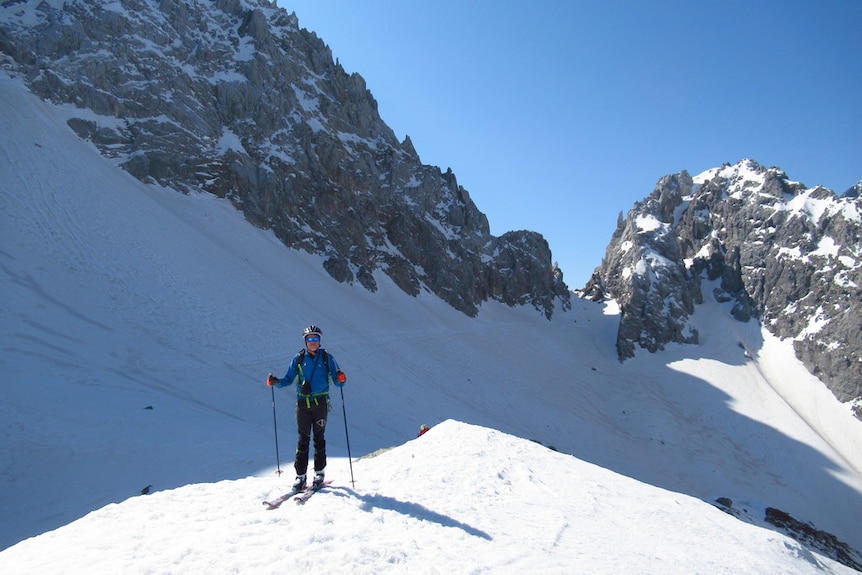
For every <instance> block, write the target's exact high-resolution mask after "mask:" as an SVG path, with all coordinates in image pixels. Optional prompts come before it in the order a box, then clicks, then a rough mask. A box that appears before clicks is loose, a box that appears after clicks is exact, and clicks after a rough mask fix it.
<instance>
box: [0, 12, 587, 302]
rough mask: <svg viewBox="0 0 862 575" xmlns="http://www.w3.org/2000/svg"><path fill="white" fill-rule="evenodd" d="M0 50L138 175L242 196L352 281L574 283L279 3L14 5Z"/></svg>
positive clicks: (267, 221)
mask: <svg viewBox="0 0 862 575" xmlns="http://www.w3.org/2000/svg"><path fill="white" fill-rule="evenodd" d="M0 52H2V53H3V54H5V55H7V56H6V58H7V60H8V61H9V64H10V65H12V66H14V68H15V69H16V70H18V71H19V72H20V73H21V74H22V75H23V77H24V78H25V79H26V81H27V84H28V86H29V87H30V89H31V90H33V91H34V92H35V93H36V94H38V95H39V96H41V97H42V98H44V99H48V100H51V101H53V102H57V103H68V104H72V105H74V107H75V111H74V112H73V113H70V117H69V120H68V122H69V126H70V127H71V128H72V129H74V130H75V131H76V132H77V133H78V135H80V136H81V137H83V138H85V139H87V140H89V141H91V142H92V143H93V144H94V145H95V146H96V147H97V148H98V149H99V150H100V151H101V152H102V153H103V154H104V155H106V156H107V157H110V158H112V159H113V160H114V162H116V163H117V164H118V165H120V166H122V167H123V168H124V169H125V170H127V171H128V172H129V173H130V174H132V175H134V176H135V177H136V178H138V179H140V180H141V181H143V182H155V183H158V184H160V185H163V186H167V187H171V188H173V189H175V190H181V191H184V192H189V191H200V190H203V191H207V192H211V193H213V194H215V195H217V196H219V197H224V198H228V199H229V200H230V201H231V202H232V203H233V204H234V205H235V206H236V207H237V208H239V209H240V210H242V212H243V214H244V215H245V217H246V218H247V219H248V220H249V221H251V222H252V223H254V224H255V225H257V226H259V227H261V228H264V229H271V230H273V231H274V232H275V234H276V236H277V237H278V238H279V239H281V240H282V241H283V242H284V243H285V244H286V245H288V246H290V247H293V248H296V249H301V250H305V251H308V252H309V253H313V254H318V255H323V256H324V258H323V266H324V268H325V269H326V270H327V272H328V273H329V274H330V275H331V276H332V277H334V278H335V279H337V280H338V281H341V282H348V283H354V282H355V283H359V284H361V285H363V286H365V287H366V288H367V289H369V290H372V291H373V290H375V289H377V280H376V279H375V278H376V275H377V274H375V271H377V270H381V271H383V272H384V273H385V274H386V275H387V276H388V277H390V278H391V279H392V280H393V281H394V282H395V283H396V284H397V285H398V286H399V287H400V288H401V289H403V290H404V291H405V292H407V293H409V294H411V295H417V294H419V293H420V292H424V291H428V292H431V293H434V294H436V295H437V296H438V297H440V298H441V299H443V300H444V301H446V302H448V303H449V304H450V305H452V306H453V307H455V308H457V309H459V310H461V311H463V312H464V313H467V314H469V315H475V313H476V312H477V310H478V306H479V305H481V303H482V302H484V301H487V300H488V299H493V300H497V301H502V302H504V303H507V304H510V305H516V304H524V303H529V304H531V305H532V306H534V307H535V308H536V309H537V310H539V311H540V312H541V313H542V314H544V315H546V316H550V315H551V314H552V313H553V312H554V309H555V307H556V306H558V305H561V306H566V305H568V303H569V299H570V294H569V290H568V288H567V287H566V285H565V283H564V282H563V279H562V273H561V272H560V271H559V270H558V269H557V268H556V266H555V265H552V263H551V251H550V248H549V246H548V243H547V242H546V241H545V239H544V238H543V237H542V236H541V235H539V234H538V233H535V232H529V231H519V232H509V233H506V234H504V235H502V236H500V237H496V236H492V235H491V233H490V228H489V225H488V221H487V218H486V217H485V215H484V214H483V213H481V212H480V211H479V210H478V209H477V207H476V206H475V204H474V203H473V201H472V200H471V199H470V195H469V193H468V192H467V190H465V189H464V188H463V187H461V186H459V185H458V182H457V179H456V177H455V174H453V173H452V172H451V171H447V172H442V171H441V170H440V168H438V167H435V166H427V165H423V164H422V163H421V161H420V159H419V157H418V155H417V154H416V151H415V150H414V149H413V146H412V144H411V143H410V140H409V138H406V139H405V140H404V141H403V142H399V141H397V139H396V137H395V134H394V133H393V131H392V130H391V129H390V128H389V127H388V126H387V125H386V124H385V123H384V122H383V120H382V119H381V118H380V115H379V114H378V112H377V102H376V101H375V100H374V98H373V96H372V95H371V93H370V92H369V91H368V89H367V88H366V86H365V81H364V80H363V79H362V77H361V76H360V75H359V74H347V73H346V72H345V71H344V69H343V68H342V67H341V66H340V65H339V64H338V62H335V61H333V58H332V53H331V51H330V49H329V48H328V47H327V46H326V44H324V43H323V41H321V40H320V39H319V38H318V37H317V36H316V35H315V34H313V33H311V32H308V31H307V30H305V29H302V28H300V27H299V23H298V21H297V18H296V16H295V15H293V14H290V13H288V12H286V11H285V10H284V9H281V8H278V7H277V6H275V4H274V3H270V2H268V1H266V0H217V1H215V2H201V1H183V2H179V1H173V0H170V1H162V2H141V1H140V0H117V1H113V2H104V1H102V0H76V1H75V2H68V1H64V0H45V1H42V2H4V3H2V5H0Z"/></svg>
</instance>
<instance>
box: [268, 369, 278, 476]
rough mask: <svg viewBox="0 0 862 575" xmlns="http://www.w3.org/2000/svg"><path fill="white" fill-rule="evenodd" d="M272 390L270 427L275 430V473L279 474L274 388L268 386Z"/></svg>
mask: <svg viewBox="0 0 862 575" xmlns="http://www.w3.org/2000/svg"><path fill="white" fill-rule="evenodd" d="M269 389H270V390H271V391H272V428H273V430H274V431H275V467H276V474H277V475H278V476H279V477H280V476H281V459H280V458H279V457H278V423H277V422H276V420H275V388H274V387H272V386H270V387H269Z"/></svg>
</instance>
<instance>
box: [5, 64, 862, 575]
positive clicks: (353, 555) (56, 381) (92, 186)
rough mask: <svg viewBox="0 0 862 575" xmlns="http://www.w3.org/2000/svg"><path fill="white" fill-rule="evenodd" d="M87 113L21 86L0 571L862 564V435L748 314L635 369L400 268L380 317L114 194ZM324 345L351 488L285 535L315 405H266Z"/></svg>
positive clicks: (14, 102)
mask: <svg viewBox="0 0 862 575" xmlns="http://www.w3.org/2000/svg"><path fill="white" fill-rule="evenodd" d="M77 114H78V110H77V109H75V108H73V107H71V106H55V105H50V104H48V103H45V102H43V101H41V100H39V99H37V98H36V97H35V96H34V95H33V94H31V93H30V92H29V91H28V90H27V89H26V88H25V86H24V84H23V82H22V81H21V79H20V78H14V77H13V78H10V77H9V76H8V75H7V74H6V73H5V72H4V73H0V134H3V136H2V139H0V159H2V161H0V181H2V183H3V185H2V187H0V289H2V297H0V314H2V316H0V374H2V376H0V430H2V441H0V459H2V461H3V462H4V465H3V468H2V471H0V482H2V488H0V548H6V549H5V550H3V551H0V571H2V572H3V573H26V572H33V571H39V572H46V571H48V572H57V573H62V572H80V571H81V570H86V571H88V572H91V573H102V572H108V571H110V572H111V573H115V572H126V573H135V572H138V573H143V572H151V571H153V570H157V571H164V572H182V573H196V572H200V573H203V572H206V573H214V572H229V571H242V572H275V571H278V572H285V571H287V572H298V571H307V570H308V569H309V568H314V569H315V570H317V571H322V572H336V571H337V572H347V571H350V572H356V573H371V572H374V573H382V572H393V573H395V572H404V571H409V572H420V573H421V572H435V570H439V571H452V570H455V571H458V570H462V569H459V568H460V567H464V569H463V570H464V571H475V572H479V571H482V570H486V571H493V572H522V571H523V570H524V569H525V566H527V565H529V568H530V569H531V570H533V571H539V572H573V573H615V574H619V573H639V574H640V573H670V574H674V573H686V574H687V573H692V572H702V573H719V572H734V573H763V572H780V573H815V572H818V573H821V572H826V573H846V572H849V571H850V570H849V568H848V567H844V566H841V565H836V564H835V563H834V562H833V561H832V560H830V559H827V558H826V556H827V555H831V556H834V557H836V558H840V559H841V560H842V561H843V562H844V563H845V564H847V565H857V566H858V565H859V564H860V557H859V554H858V553H857V552H856V551H854V549H857V550H858V549H860V548H862V539H860V537H862V535H860V532H859V529H858V518H859V517H860V514H862V474H860V469H862V459H860V458H862V429H860V426H862V423H860V422H859V421H857V420H856V419H854V418H853V417H852V416H851V415H850V413H849V410H848V409H847V407H846V406H845V405H842V404H841V403H839V402H838V401H836V400H835V398H834V397H833V396H832V395H831V394H830V393H829V392H828V390H826V388H825V387H824V386H823V385H822V383H821V382H820V381H819V380H817V379H816V378H814V377H813V376H811V375H810V374H809V373H808V372H807V371H806V370H805V369H804V367H803V366H802V365H801V364H800V363H799V362H798V361H797V360H796V359H795V358H794V356H793V349H792V347H791V346H790V345H789V343H788V342H781V341H779V340H778V339H777V338H775V337H773V336H772V335H770V334H769V333H768V332H767V331H764V330H761V329H760V328H759V326H758V325H757V324H756V323H755V322H748V323H745V324H743V323H739V322H737V321H735V320H733V319H732V318H731V317H730V316H729V314H728V311H729V309H730V308H731V307H732V305H733V304H732V302H724V303H720V302H716V301H715V300H706V299H705V302H704V305H701V306H697V308H696V309H695V311H694V312H693V313H692V315H691V321H692V322H693V324H694V325H695V327H696V328H698V329H699V332H700V333H701V334H702V335H701V339H700V342H699V344H698V346H686V345H674V344H671V345H667V346H666V349H665V351H662V352H660V353H656V354H639V355H637V356H636V357H634V358H633V359H631V360H628V361H626V362H624V363H620V362H619V361H618V358H617V356H616V353H615V350H614V342H615V341H616V336H617V327H618V325H619V319H620V316H619V314H618V310H617V309H616V308H615V306H614V305H613V303H612V302H605V303H604V304H601V305H598V304H594V303H592V302H588V301H585V300H575V301H574V303H573V309H572V310H570V311H558V312H557V313H555V314H554V315H553V317H552V318H551V319H550V320H547V319H546V318H545V317H544V316H543V315H541V314H537V313H535V311H534V310H533V309H532V306H524V307H509V306H507V305H505V304H503V303H502V302H496V301H486V302H485V303H484V304H483V305H482V306H481V308H480V310H479V313H478V314H477V315H476V316H475V317H469V316H467V315H465V314H463V313H461V312H459V311H456V310H454V309H453V308H452V307H451V306H449V305H448V304H446V303H444V302H443V301H442V300H440V299H439V298H437V297H436V296H434V295H432V294H429V293H420V294H418V295H417V296H416V297H413V296H410V295H408V294H406V293H404V292H403V290H401V289H399V288H398V287H397V286H396V285H395V283H394V282H393V281H392V280H391V279H390V278H388V277H387V276H386V275H385V274H383V273H381V272H380V271H379V270H378V271H377V272H375V273H376V274H377V275H376V276H375V281H376V282H377V284H378V291H377V292H374V293H372V292H369V291H367V290H365V289H363V288H361V287H359V286H351V285H348V284H344V283H338V282H335V281H333V280H332V278H331V277H330V276H329V275H328V274H327V273H326V272H325V271H324V270H323V269H322V267H321V262H322V261H323V256H320V255H311V254H308V253H306V252H303V251H296V250H291V249H288V248H286V247H285V246H284V244H283V243H282V242H280V241H279V239H278V238H277V237H276V236H275V234H273V233H272V231H263V230H260V229H259V228H256V227H253V226H251V225H249V224H248V222H247V221H245V220H244V219H243V218H242V216H241V215H240V214H239V213H238V212H237V211H236V210H235V209H234V207H233V205H232V204H231V203H230V202H228V201H226V200H224V199H219V198H216V197H215V196H212V195H210V194H203V193H188V194H185V195H183V194H178V193H176V191H174V190H172V189H167V188H163V187H161V186H159V185H156V184H144V183H142V182H140V181H139V180H137V179H135V178H133V177H132V176H130V175H129V174H128V173H127V172H125V171H122V170H119V169H117V167H116V166H115V164H114V163H113V162H111V161H110V160H107V159H105V158H104V157H103V156H102V155H101V154H100V153H99V151H98V150H97V149H96V148H95V147H94V146H93V145H92V144H91V143H88V142H84V141H82V140H81V139H79V138H78V137H77V136H76V135H75V134H74V133H73V132H72V131H71V130H70V129H69V127H68V123H67V121H68V119H69V118H72V117H75V116H76V115H77ZM713 286H714V287H718V284H717V283H715V284H707V283H706V282H705V286H704V288H705V291H707V292H708V291H709V289H710V288H711V287H713ZM308 323H316V324H318V325H321V326H322V327H323V329H324V343H325V345H326V347H327V349H328V350H329V351H330V352H331V353H333V354H334V355H335V356H337V358H338V360H339V363H340V364H341V365H342V366H343V367H344V369H345V371H346V372H347V374H348V384H347V386H346V387H345V388H344V396H343V399H342V396H339V395H336V397H335V398H334V404H335V409H334V410H333V413H332V422H331V427H330V432H329V434H328V439H329V446H330V455H331V456H332V462H331V465H330V469H329V474H328V475H329V477H330V478H332V479H333V480H334V482H335V483H334V484H333V488H332V490H331V492H330V493H326V494H319V496H315V497H316V498H317V499H314V500H312V501H311V502H309V504H308V506H307V507H306V508H296V506H294V507H293V508H287V509H282V510H280V512H282V513H281V514H278V513H277V512H269V511H266V510H264V509H263V508H262V506H261V505H260V500H261V499H264V498H266V497H270V496H272V495H275V494H277V493H279V492H281V491H282V490H283V489H284V488H285V487H286V486H287V484H288V483H289V482H290V477H289V475H288V476H287V477H285V476H282V477H280V478H279V477H278V476H277V475H276V474H275V473H274V471H275V467H276V451H275V446H274V438H275V437H274V427H275V424H276V421H277V427H278V432H279V437H280V439H281V441H280V447H281V451H280V466H281V468H282V469H283V470H285V471H286V472H287V473H288V474H289V471H290V469H289V460H290V456H291V453H292V445H293V441H294V437H295V435H294V430H293V426H292V421H291V411H290V409H289V405H290V403H291V401H290V400H291V393H290V392H289V391H284V390H282V391H279V392H277V393H276V394H275V395H274V396H273V395H272V393H271V390H270V389H268V388H267V387H266V386H265V385H264V378H265V377H266V374H267V373H268V372H269V371H275V372H278V371H280V370H283V369H285V368H286V365H287V362H288V361H289V359H290V358H291V356H292V355H293V354H294V353H295V352H296V351H297V350H298V349H299V347H300V346H301V335H300V334H301V330H302V328H303V327H304V326H305V325H307V324H308ZM705 326H709V329H704V328H705ZM740 343H741V344H743V346H744V348H745V349H741V348H740V345H739V344H740ZM746 350H747V351H746ZM747 354H748V355H747ZM273 399H274V401H273ZM342 408H343V413H346V414H347V421H345V420H344V418H343V417H342ZM274 416H275V418H274ZM458 422H461V423H458ZM422 423H426V424H430V425H432V431H431V432H429V433H427V434H425V435H423V436H422V437H421V438H419V439H417V440H416V441H410V440H411V439H413V438H414V437H415V436H416V432H417V429H418V427H419V425H420V424H422ZM345 429H349V437H350V449H351V451H352V455H353V457H354V459H355V461H353V463H352V467H353V472H354V473H355V479H356V483H355V485H352V484H351V483H350V476H351V475H350V473H351V472H350V467H351V465H350V464H349V463H348V461H347V459H346V457H347V451H348V450H347V447H348V446H347V443H346V434H343V433H342V431H343V430H345ZM494 430H497V431H494ZM517 437H520V438H524V439H527V440H531V441H524V440H519V439H517ZM540 444H543V445H544V446H548V447H552V448H553V449H548V448H546V447H542V446H541V445H540ZM392 446H397V447H396V448H395V449H393V450H390V451H388V452H385V453H382V454H380V455H377V456H376V457H367V456H368V455H370V454H374V453H375V452H378V451H379V450H381V449H383V448H389V447H392ZM175 488H176V489H175ZM142 491H148V492H149V493H150V495H146V496H143V495H141V493H142ZM111 503H120V504H119V505H112V504H111ZM718 507H721V508H722V509H723V511H724V512H721V511H719V509H718ZM769 509H772V510H778V511H769ZM88 512H92V513H89V514H88ZM784 514H789V515H784ZM85 515H86V516H85ZM791 516H792V518H795V519H796V520H798V521H799V522H801V523H795V524H794V523H793V522H792V520H791V519H790V518H789V517H791ZM767 518H769V521H770V522H768V521H767ZM787 525H791V526H794V528H795V534H796V536H797V537H799V538H800V539H804V541H803V542H801V543H800V542H797V541H795V540H794V539H792V538H791V537H788V536H787V535H786V534H785V526H787ZM28 537H32V538H30V539H27V540H25V541H22V540H23V539H25V538H28ZM9 546H11V547H9ZM7 547H8V548H7ZM320 556H325V557H326V558H327V559H326V560H325V561H323V562H321V561H320V560H318V558H319V557H320Z"/></svg>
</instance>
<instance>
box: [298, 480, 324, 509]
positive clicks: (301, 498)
mask: <svg viewBox="0 0 862 575" xmlns="http://www.w3.org/2000/svg"><path fill="white" fill-rule="evenodd" d="M330 483H332V481H324V482H323V483H321V484H320V485H318V486H317V487H314V486H312V487H309V488H308V489H306V490H305V491H303V492H302V493H300V494H299V495H297V496H296V497H294V498H293V500H294V501H296V504H297V505H305V502H306V501H308V500H309V499H311V496H312V495H314V494H315V493H317V492H318V491H320V490H321V489H323V488H324V487H326V486H327V485H329V484H330Z"/></svg>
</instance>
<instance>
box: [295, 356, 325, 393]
mask: <svg viewBox="0 0 862 575" xmlns="http://www.w3.org/2000/svg"><path fill="white" fill-rule="evenodd" d="M320 353H322V354H323V367H324V369H326V380H327V381H328V382H329V385H332V383H333V382H332V371H330V369H329V354H328V353H326V350H325V349H321V350H320ZM298 355H299V359H298V360H297V362H296V367H297V372H298V373H297V376H302V379H304V378H305V376H304V375H303V373H302V361H303V360H304V359H305V348H302V349H301V350H299V354H298ZM301 384H302V382H298V385H301ZM305 395H308V394H305Z"/></svg>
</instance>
